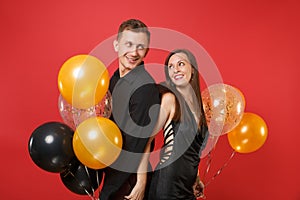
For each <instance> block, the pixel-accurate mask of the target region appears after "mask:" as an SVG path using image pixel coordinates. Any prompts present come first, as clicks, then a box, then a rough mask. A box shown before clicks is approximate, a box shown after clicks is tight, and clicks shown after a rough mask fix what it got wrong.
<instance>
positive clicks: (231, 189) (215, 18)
mask: <svg viewBox="0 0 300 200" xmlns="http://www.w3.org/2000/svg"><path fill="white" fill-rule="evenodd" d="M299 9H300V3H299V1H297V0H294V1H291V0H260V1H257V0H255V1H239V0H227V1H221V0H209V1H207V0H206V1H204V0H191V1H175V0H172V1H161V0H151V1H137V0H127V1H122V2H117V1H100V0H86V1H79V0H61V1H38V0H28V1H21V0H1V1H0V28H1V32H0V34H1V37H0V44H1V48H0V52H1V53H0V56H1V68H0V69H1V76H2V77H1V85H0V91H1V100H0V101H1V104H0V105H1V118H0V122H1V131H0V136H1V145H0V152H1V165H0V173H1V176H0V178H1V179H0V184H1V185H0V198H1V199H10V200H17V199H43V200H48V199H49V200H50V199H51V200H52V199H65V200H67V199H70V200H71V199H72V200H75V199H78V200H79V199H89V198H88V197H87V196H80V195H77V194H74V193H72V192H70V191H69V190H67V189H66V188H65V186H64V185H63V184H62V183H61V181H60V178H59V175H58V174H54V173H50V172H46V171H43V170H42V169H40V168H38V167H37V166H36V165H35V164H34V163H33V162H32V160H31V158H30V156H29V153H28V147H27V144H28V140H29V137H30V135H31V133H32V131H33V130H34V129H35V128H36V127H37V126H39V125H41V124H42V123H45V122H48V121H61V118H60V116H59V111H58V108H57V100H58V95H59V92H58V88H57V74H58V70H59V69H60V67H61V65H62V63H63V62H64V61H65V60H66V59H67V58H69V57H70V56H73V55H76V54H81V53H89V52H90V51H91V50H92V49H93V48H94V47H95V46H96V45H97V44H99V43H100V42H101V41H103V40H105V39H106V38H108V37H110V36H112V35H113V34H115V33H116V31H117V27H118V25H119V24H120V22H122V21H123V20H125V19H128V18H139V19H141V20H142V21H144V22H145V23H146V24H147V25H148V26H150V27H164V28H168V29H172V30H176V31H178V32H181V33H184V34H186V35H188V36H190V37H191V38H193V39H194V40H196V41H197V42H198V43H200V44H201V45H202V46H203V47H204V48H205V49H206V50H207V52H208V53H209V54H210V56H211V57H212V58H213V60H214V61H215V63H216V65H217V66H218V68H219V70H220V72H221V74H222V77H223V80H224V82H225V83H227V84H230V85H233V86H236V87H238V88H239V89H240V90H241V91H242V92H243V94H244V96H245V98H246V108H245V111H246V112H253V113H256V114H258V115H260V116H261V117H262V118H263V119H264V120H265V122H266V123H267V125H268V128H269V135H268V138H267V141H266V143H265V144H264V146H263V147H262V148H260V149H259V150H258V151H256V152H253V153H249V154H236V155H235V156H234V157H233V159H232V160H231V161H230V162H229V164H228V165H227V167H225V168H224V170H223V171H222V172H221V174H220V175H219V176H217V177H216V179H215V180H213V181H212V182H211V184H209V186H208V187H207V188H206V196H207V199H208V200H218V199H231V200H238V199H244V200H247V199H249V200H253V199H259V200H260V199H261V200H265V199H287V200H296V199H298V200H299V199H300V189H299V179H300V175H299V169H300V164H299V155H298V154H299V145H300V143H299V140H300V136H299V131H298V124H299V122H298V120H299V115H298V112H299V110H300V109H299V95H298V92H299V78H298V71H299V70H298V69H297V68H299V66H300V65H299V64H300V62H299V55H298V54H299V46H300V39H299V35H300V28H299V19H300V14H299ZM158 56H159V55H158ZM161 62H163V59H161ZM231 151H232V148H231V147H230V145H229V144H228V141H227V137H226V136H222V137H221V138H220V140H219V142H218V144H217V146H216V151H215V153H214V155H213V160H212V163H211V166H212V167H211V169H210V172H211V174H212V175H213V174H214V173H215V172H216V171H217V170H218V169H220V168H221V167H222V166H223V165H224V163H225V162H226V160H227V159H228V158H229V156H230V153H231ZM202 164H204V163H202Z"/></svg>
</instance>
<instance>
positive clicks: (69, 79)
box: [28, 55, 123, 199]
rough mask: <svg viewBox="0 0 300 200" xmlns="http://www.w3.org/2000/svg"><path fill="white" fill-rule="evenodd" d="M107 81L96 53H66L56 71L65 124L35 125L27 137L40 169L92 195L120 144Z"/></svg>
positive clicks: (60, 108) (70, 187) (48, 123)
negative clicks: (68, 56)
mask: <svg viewBox="0 0 300 200" xmlns="http://www.w3.org/2000/svg"><path fill="white" fill-rule="evenodd" d="M108 85H109V74H108V71H107V69H106V67H105V65H104V64H103V63H102V62H101V61H100V60H98V59H97V58H96V57H93V56H90V55H76V56H73V57H71V58H69V59H68V60H67V61H66V62H64V64H63V65H62V66H61V69H60V70H59V74H58V89H59V91H60V95H59V98H58V109H59V113H60V115H61V117H62V119H63V122H64V123H61V122H47V123H44V124H42V125H40V126H39V127H37V128H36V129H35V130H34V131H33V132H32V134H31V136H30V139H29V142H28V149H29V154H30V157H31V158H32V160H33V162H34V163H35V164H36V165H37V166H38V167H39V168H41V169H43V170H45V171H48V172H53V173H59V174H60V178H61V181H62V182H63V184H64V185H65V186H66V188H68V189H69V190H70V191H72V192H74V193H76V194H80V195H89V196H90V197H91V198H92V199H94V194H95V193H94V192H95V190H96V189H97V188H98V187H99V185H100V184H101V180H102V169H103V168H105V167H107V166H109V165H111V164H112V163H113V162H114V161H115V160H116V159H117V158H118V156H119V154H120V152H121V149H122V144H123V141H122V135H121V132H120V130H119V128H118V127H117V125H116V124H115V123H114V122H113V121H111V120H110V119H108V118H109V117H110V115H111V112H112V96H111V94H110V92H109V91H108Z"/></svg>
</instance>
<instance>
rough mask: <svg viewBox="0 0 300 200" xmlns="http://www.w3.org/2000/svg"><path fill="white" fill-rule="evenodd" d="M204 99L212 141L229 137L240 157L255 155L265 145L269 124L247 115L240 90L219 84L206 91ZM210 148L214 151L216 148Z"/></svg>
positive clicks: (203, 93) (254, 115)
mask: <svg viewBox="0 0 300 200" xmlns="http://www.w3.org/2000/svg"><path fill="white" fill-rule="evenodd" d="M201 95H202V100H203V109H204V112H205V116H206V119H207V123H208V127H209V132H210V137H211V138H215V139H214V141H216V140H217V139H216V138H218V137H219V136H221V135H224V134H227V136H228V141H229V144H230V145H231V147H232V148H233V149H234V150H235V151H236V152H239V153H250V152H254V151H256V150H257V149H259V148H260V147H261V146H262V145H263V144H264V143H265V141H266V138H267V135H268V129H267V126H266V123H265V122H264V120H263V119H262V118H261V117H260V116H258V115H257V114H254V113H247V112H244V110H245V98H244V95H243V93H242V92H241V91H240V90H239V89H237V88H235V87H233V86H230V85H227V84H221V83H218V84H214V85H211V86H209V87H208V88H206V89H205V90H203V92H202V94H201ZM213 145H215V143H213ZM207 148H208V149H209V150H208V151H210V150H211V149H212V148H213V146H208V147H207Z"/></svg>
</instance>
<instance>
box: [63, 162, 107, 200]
mask: <svg viewBox="0 0 300 200" xmlns="http://www.w3.org/2000/svg"><path fill="white" fill-rule="evenodd" d="M102 176H103V171H102V170H95V169H91V168H88V167H86V166H85V165H83V164H82V163H80V162H79V161H77V162H72V165H71V167H70V168H69V170H66V171H64V172H62V173H60V178H61V180H62V182H63V184H64V185H65V186H66V187H67V188H68V189H69V190H70V191H71V192H74V193H76V194H80V195H92V196H93V193H94V192H95V190H97V188H98V187H99V185H100V183H101V181H102Z"/></svg>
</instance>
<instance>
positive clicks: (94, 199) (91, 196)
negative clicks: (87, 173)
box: [68, 169, 97, 200]
mask: <svg viewBox="0 0 300 200" xmlns="http://www.w3.org/2000/svg"><path fill="white" fill-rule="evenodd" d="M86 170H87V169H86ZM68 173H70V174H71V175H72V176H73V178H74V179H75V180H76V181H77V182H78V184H79V186H80V187H82V188H83V190H84V192H85V193H86V194H87V195H88V196H89V197H90V198H91V199H92V200H97V198H96V197H95V196H94V192H93V195H91V194H90V193H89V192H88V191H87V190H86V189H85V188H84V186H83V185H82V184H81V183H80V181H79V180H78V179H77V178H76V177H75V175H74V174H73V173H72V172H68Z"/></svg>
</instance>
